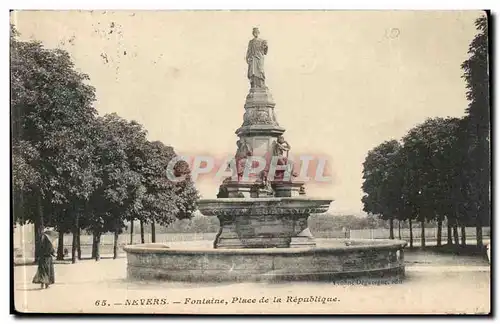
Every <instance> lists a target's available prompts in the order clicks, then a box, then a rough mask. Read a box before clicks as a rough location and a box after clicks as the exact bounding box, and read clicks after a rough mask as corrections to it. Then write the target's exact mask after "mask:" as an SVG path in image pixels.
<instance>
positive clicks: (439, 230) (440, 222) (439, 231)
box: [436, 218, 443, 246]
mask: <svg viewBox="0 0 500 324" xmlns="http://www.w3.org/2000/svg"><path fill="white" fill-rule="evenodd" d="M437 225H438V228H437V238H436V240H437V246H441V239H442V237H443V220H442V219H441V218H439V219H438V223H437Z"/></svg>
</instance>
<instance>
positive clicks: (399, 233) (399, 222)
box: [398, 220, 401, 240]
mask: <svg viewBox="0 0 500 324" xmlns="http://www.w3.org/2000/svg"><path fill="white" fill-rule="evenodd" d="M398 238H399V239H400V240H401V221H400V220H398Z"/></svg>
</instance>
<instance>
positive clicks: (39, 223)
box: [34, 194, 44, 263]
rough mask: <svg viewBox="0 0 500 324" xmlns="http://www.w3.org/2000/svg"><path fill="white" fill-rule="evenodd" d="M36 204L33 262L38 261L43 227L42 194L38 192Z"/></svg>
mask: <svg viewBox="0 0 500 324" xmlns="http://www.w3.org/2000/svg"><path fill="white" fill-rule="evenodd" d="M37 202H38V206H37V211H36V212H37V215H36V218H35V224H34V225H35V226H34V227H35V229H34V230H35V263H36V262H37V261H38V257H39V256H40V244H41V239H42V232H43V228H44V224H43V223H44V222H43V206H42V195H40V194H38V200H37Z"/></svg>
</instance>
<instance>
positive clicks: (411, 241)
mask: <svg viewBox="0 0 500 324" xmlns="http://www.w3.org/2000/svg"><path fill="white" fill-rule="evenodd" d="M408 225H409V227H410V248H412V247H413V228H412V224H411V218H410V219H409V220H408Z"/></svg>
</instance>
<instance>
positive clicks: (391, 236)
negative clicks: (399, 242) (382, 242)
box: [389, 218, 394, 240]
mask: <svg viewBox="0 0 500 324" xmlns="http://www.w3.org/2000/svg"><path fill="white" fill-rule="evenodd" d="M389 238H390V239H391V240H394V218H391V219H389Z"/></svg>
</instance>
